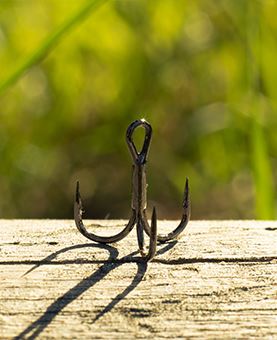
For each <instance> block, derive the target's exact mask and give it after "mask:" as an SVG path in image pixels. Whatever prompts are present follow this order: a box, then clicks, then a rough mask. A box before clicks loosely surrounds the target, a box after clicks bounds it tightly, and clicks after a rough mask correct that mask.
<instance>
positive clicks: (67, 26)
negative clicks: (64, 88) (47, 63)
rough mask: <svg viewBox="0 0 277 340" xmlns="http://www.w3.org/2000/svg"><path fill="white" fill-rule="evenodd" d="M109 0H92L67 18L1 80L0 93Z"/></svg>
mask: <svg viewBox="0 0 277 340" xmlns="http://www.w3.org/2000/svg"><path fill="white" fill-rule="evenodd" d="M107 1H108V0H90V1H88V2H87V3H86V4H85V5H84V6H82V7H81V8H79V9H78V11H76V12H75V13H73V15H71V16H70V17H69V18H67V19H66V20H65V21H64V22H63V23H62V24H61V25H60V26H59V27H58V28H57V29H56V30H55V31H54V32H52V33H51V34H50V35H49V36H48V37H47V38H46V39H45V40H44V41H43V42H42V44H41V45H40V46H39V47H38V48H37V49H36V50H35V51H34V52H33V53H32V54H31V55H30V56H28V57H27V58H26V59H25V60H24V61H23V63H22V64H21V65H20V66H19V67H18V68H17V69H15V70H14V71H13V72H12V73H11V74H10V75H9V76H8V77H7V78H6V79H4V80H3V81H1V82H0V94H2V93H3V92H4V91H5V90H6V89H7V88H8V87H9V86H11V85H13V84H14V83H15V82H16V81H17V80H18V79H19V78H20V77H21V76H22V75H23V74H24V73H25V72H26V71H27V70H28V69H29V68H30V67H32V66H33V65H35V64H37V63H38V62H40V61H41V60H42V59H43V58H45V57H46V56H47V54H48V53H49V52H50V51H51V50H52V49H53V48H54V47H55V46H56V45H57V44H58V43H59V41H60V40H61V39H62V37H63V36H65V34H66V33H68V32H69V31H70V30H71V29H72V28H73V27H74V26H76V25H77V24H78V23H80V22H82V21H83V20H84V19H85V18H86V17H87V16H88V15H89V14H90V13H91V12H92V11H93V10H95V9H96V8H98V7H99V6H100V5H102V4H103V3H105V2H107Z"/></svg>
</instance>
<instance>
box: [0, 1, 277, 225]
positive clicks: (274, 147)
mask: <svg viewBox="0 0 277 340" xmlns="http://www.w3.org/2000/svg"><path fill="white" fill-rule="evenodd" d="M90 2H91V3H92V2H93V1H90ZM90 2H88V1H78V2H77V1H65V0H60V1H54V0H48V1H36V0H29V1H20V0H18V1H15V0H10V1H5V0H4V1H3V0H2V1H0V156H1V157H0V216H1V217H2V218H46V217H49V218H72V215H73V197H74V190H75V184H76V180H78V179H79V180H80V183H81V192H82V196H83V200H84V203H85V207H86V215H85V217H90V218H105V217H109V218H123V217H124V218H127V217H128V215H129V210H130V192H131V157H130V155H129V152H128V149H127V146H126V142H125V131H126V128H127V126H128V125H129V124H130V123H131V122H132V121H133V120H135V119H138V118H145V119H146V120H148V121H149V122H150V123H151V125H152V127H153V131H154V133H153V139H152V145H151V149H150V154H149V162H148V173H147V175H148V184H149V187H148V199H149V208H151V206H153V204H155V206H156V207H157V209H158V217H159V218H179V215H180V213H181V199H182V193H183V189H184V184H185V179H186V177H189V179H190V186H191V196H192V218H193V219H222V218H226V219H227V218H228V219H229V218H233V219H239V218H244V219H245V218H260V219H273V218H275V216H276V195H275V192H276V174H277V171H275V169H276V168H277V166H276V163H277V159H276V156H277V135H276V127H277V115H276V108H277V103H276V92H277V86H276V84H277V66H276V65H277V62H276V56H277V53H276V52H277V44H276V39H277V21H276V13H277V1H274V0H272V1H271V0H267V1H262V0H261V1H258V0H241V1H239V0H220V1H212V0H197V1H187V0H178V1H173V0H155V1H148V0H131V1H129V0H126V1H125V0H122V1H106V2H105V4H103V6H99V8H96V9H94V8H93V7H90V8H87V9H86V6H87V4H88V3H90ZM99 4H100V5H101V1H99ZM82 8H84V13H85V15H83V17H78V13H80V10H81V9H82ZM68 18H73V20H75V21H76V22H75V24H74V26H72V27H70V29H64V32H63V35H62V36H61V37H60V39H59V41H58V42H57V43H55V44H54V43H53V46H51V48H49V46H48V45H49V41H50V44H51V41H52V42H53V39H55V38H54V36H53V33H54V34H55V32H58V31H59V28H60V27H61V26H60V25H62V24H63V23H64V22H66V21H67V20H68ZM74 18H75V19H74ZM47 39H48V40H47ZM51 39H52V40H51ZM47 42H48V45H47ZM43 48H44V49H45V50H43ZM42 52H43V53H42ZM40 54H41V55H40ZM38 56H39V57H38ZM141 137H142V135H141V136H140V137H139V138H140V139H141Z"/></svg>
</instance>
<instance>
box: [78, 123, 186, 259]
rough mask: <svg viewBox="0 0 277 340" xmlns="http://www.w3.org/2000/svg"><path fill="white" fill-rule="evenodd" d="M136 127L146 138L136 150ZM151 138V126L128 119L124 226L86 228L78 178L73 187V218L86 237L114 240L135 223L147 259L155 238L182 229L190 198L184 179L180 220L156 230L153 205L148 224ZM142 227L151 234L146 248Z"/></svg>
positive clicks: (165, 238) (172, 235) (171, 235)
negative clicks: (109, 231)
mask: <svg viewBox="0 0 277 340" xmlns="http://www.w3.org/2000/svg"><path fill="white" fill-rule="evenodd" d="M138 127H143V128H144V129H145V138H144V142H143V145H142V148H141V150H140V151H138V150H137V148H136V146H135V144H134V141H133V133H134V131H135V129H137V128H138ZM151 138H152V127H151V125H150V124H149V123H148V122H146V121H145V120H144V119H139V120H135V121H134V122H133V123H131V124H130V125H129V127H128V129H127V132H126V141H127V145H128V147H129V150H130V153H131V156H132V159H133V178H132V203H131V217H130V220H129V222H128V223H127V225H126V226H125V227H124V229H123V230H122V231H121V232H119V233H118V234H116V235H113V236H98V235H96V234H94V233H91V232H88V231H87V229H86V227H85V226H84V224H83V221H82V213H83V207H82V201H81V196H80V190H79V182H77V187H76V197H75V204H74V219H75V223H76V226H77V228H78V230H79V231H80V232H81V233H82V234H83V235H84V236H85V237H87V238H88V239H90V240H92V241H95V242H99V243H113V242H117V241H120V240H122V239H123V238H124V237H125V236H127V235H128V234H129V232H130V231H131V230H132V229H133V227H134V226H135V225H136V227H137V238H138V245H139V250H140V253H141V255H142V257H143V258H145V260H146V261H150V260H151V259H152V258H153V257H154V256H155V253H156V246H157V241H159V242H166V241H169V240H171V239H173V238H177V237H178V236H179V235H180V233H181V232H182V231H183V230H184V229H185V227H186V225H187V224H188V222H189V219H190V198H189V185H188V179H186V185H185V192H184V200H183V214H182V219H181V222H180V224H179V225H178V226H177V228H176V229H174V230H173V231H172V232H170V233H169V234H166V235H158V234H157V215H156V209H155V207H154V208H153V211H152V217H151V225H149V224H148V221H147V215H146V206H147V197H146V189H147V183H146V162H147V156H148V152H149V147H150V143H151ZM144 231H145V232H146V234H147V235H148V236H149V237H150V242H149V249H148V252H146V251H145V248H144Z"/></svg>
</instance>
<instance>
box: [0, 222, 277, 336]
mask: <svg viewBox="0 0 277 340" xmlns="http://www.w3.org/2000/svg"><path fill="white" fill-rule="evenodd" d="M90 223H94V224H101V225H105V224H106V225H105V226H103V227H100V226H95V227H94V230H96V231H97V232H99V233H102V234H103V233H105V234H107V233H109V232H116V231H118V230H119V228H120V225H122V224H123V223H124V221H108V222H107V221H90ZM174 225H175V222H173V221H163V222H160V223H159V226H158V228H159V230H160V231H161V230H162V231H164V230H171V228H172V227H173V226H174ZM0 228H1V241H0V337H1V339H12V338H19V339H21V338H28V339H33V338H36V337H38V338H39V339H111V338H117V339H131V338H138V339H139V338H154V339H162V338H169V339H172V338H194V337H198V338H211V339H215V338H219V339H231V338H232V339H234V338H236V339H238V338H241V339H248V338H265V339H276V338H277V223H276V222H258V221H193V222H191V223H190V224H189V225H188V227H187V229H186V230H185V232H184V233H183V237H182V238H181V239H180V240H178V241H174V242H170V243H167V244H163V245H159V246H158V254H157V256H156V257H155V259H154V260H153V262H151V263H149V264H148V265H146V264H145V263H144V262H142V261H141V260H140V257H139V255H138V253H137V248H138V247H137V241H136V233H135V231H132V233H131V234H130V235H129V236H128V237H127V238H125V239H124V240H122V241H121V242H119V243H117V244H112V245H111V246H102V245H98V244H95V243H92V242H90V241H89V240H86V239H85V238H84V237H83V236H82V235H81V234H79V233H78V231H77V229H76V228H75V226H74V222H73V221H61V220H0Z"/></svg>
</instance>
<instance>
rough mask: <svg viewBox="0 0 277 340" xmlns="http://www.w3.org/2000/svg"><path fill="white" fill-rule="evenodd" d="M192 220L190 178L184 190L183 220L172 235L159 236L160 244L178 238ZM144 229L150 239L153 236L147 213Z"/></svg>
mask: <svg viewBox="0 0 277 340" xmlns="http://www.w3.org/2000/svg"><path fill="white" fill-rule="evenodd" d="M189 219H190V195H189V181H188V178H187V179H186V184H185V190H184V199H183V214H182V219H181V222H180V223H179V225H178V226H177V227H176V228H175V229H174V230H173V231H172V232H170V233H168V234H165V235H162V234H158V235H157V240H158V241H159V242H160V243H164V242H167V241H169V240H172V239H175V238H177V237H178V236H179V235H180V234H181V232H182V231H183V230H184V229H185V228H186V226H187V224H188V222H189ZM143 228H144V230H145V232H146V233H147V235H148V236H149V237H150V235H151V230H150V226H149V224H148V221H147V215H146V211H145V210H144V211H143Z"/></svg>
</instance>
